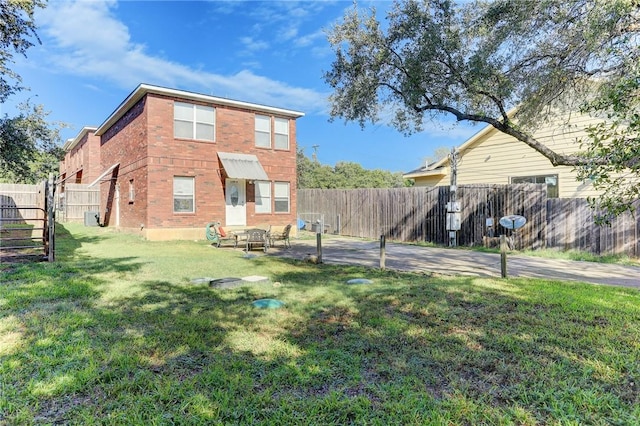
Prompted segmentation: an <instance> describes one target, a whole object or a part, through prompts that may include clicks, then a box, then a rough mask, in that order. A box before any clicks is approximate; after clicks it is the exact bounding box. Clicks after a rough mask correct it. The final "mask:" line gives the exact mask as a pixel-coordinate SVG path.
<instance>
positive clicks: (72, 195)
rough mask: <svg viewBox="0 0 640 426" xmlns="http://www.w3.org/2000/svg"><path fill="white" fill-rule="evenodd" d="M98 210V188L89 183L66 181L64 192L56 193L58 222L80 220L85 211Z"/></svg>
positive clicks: (82, 219)
mask: <svg viewBox="0 0 640 426" xmlns="http://www.w3.org/2000/svg"><path fill="white" fill-rule="evenodd" d="M99 210H100V188H96V187H93V188H89V185H85V184H79V183H67V184H66V185H65V187H64V192H63V193H60V194H59V195H58V220H60V222H82V221H84V214H85V212H98V211H99Z"/></svg>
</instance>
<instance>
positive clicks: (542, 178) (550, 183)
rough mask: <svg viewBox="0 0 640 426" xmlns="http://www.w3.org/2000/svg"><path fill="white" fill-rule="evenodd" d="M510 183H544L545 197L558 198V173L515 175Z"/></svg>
mask: <svg viewBox="0 0 640 426" xmlns="http://www.w3.org/2000/svg"><path fill="white" fill-rule="evenodd" d="M511 183H544V184H546V185H547V197H549V198H558V196H559V194H560V191H559V190H558V175H537V176H516V177H512V178H511Z"/></svg>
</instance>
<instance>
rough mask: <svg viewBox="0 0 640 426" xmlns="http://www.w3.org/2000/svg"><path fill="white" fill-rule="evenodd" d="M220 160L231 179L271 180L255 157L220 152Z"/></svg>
mask: <svg viewBox="0 0 640 426" xmlns="http://www.w3.org/2000/svg"><path fill="white" fill-rule="evenodd" d="M218 158H219V159H220V162H221V163H222V167H223V168H224V171H225V172H226V174H227V177H229V178H231V179H250V180H269V177H268V176H267V173H266V172H265V171H264V169H263V168H262V164H260V161H258V157H256V156H255V155H251V154H235V153H229V152H219V153H218Z"/></svg>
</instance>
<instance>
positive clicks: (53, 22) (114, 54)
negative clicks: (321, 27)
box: [38, 0, 327, 114]
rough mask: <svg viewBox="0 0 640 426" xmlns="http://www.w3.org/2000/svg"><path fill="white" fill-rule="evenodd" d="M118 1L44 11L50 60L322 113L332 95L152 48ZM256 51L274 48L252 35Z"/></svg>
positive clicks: (77, 70) (128, 79)
mask: <svg viewBox="0 0 640 426" xmlns="http://www.w3.org/2000/svg"><path fill="white" fill-rule="evenodd" d="M116 7H117V3H116V2H115V1H114V0H95V1H74V2H71V1H64V2H63V1H60V2H51V3H49V5H48V7H47V8H46V9H44V10H43V11H41V12H40V13H41V15H40V16H38V22H39V23H40V32H41V35H43V36H45V37H47V38H48V39H50V40H47V44H48V45H53V46H54V48H52V49H49V51H48V54H49V58H50V59H49V60H50V61H52V62H53V65H54V66H55V67H56V68H58V69H60V70H63V71H64V72H66V73H68V74H71V75H78V76H85V77H90V78H92V79H95V80H99V81H100V80H101V81H105V82H109V83H112V84H116V85H118V86H120V87H122V88H123V89H131V88H133V87H135V86H137V85H138V84H139V83H143V82H144V83H151V84H158V85H162V86H167V87H174V88H179V89H187V90H196V91H204V92H205V93H215V94H216V95H220V96H225V97H230V98H235V99H241V100H245V101H248V102H257V103H264V104H268V105H273V106H280V107H286V108H291V109H297V110H301V111H304V112H306V113H308V114H313V113H322V112H323V111H326V108H327V100H326V98H327V94H326V93H320V92H318V91H316V90H313V89H308V88H303V87H293V86H291V85H288V84H286V83H285V82H282V81H277V80H273V79H270V78H268V77H264V76H259V75H256V74H254V73H252V72H251V71H248V70H243V71H240V72H237V73H235V74H233V75H223V74H215V73H211V72H207V71H206V70H201V69H194V68H192V67H188V66H185V65H183V64H180V63H178V62H175V61H171V60H170V59H167V58H163V57H160V56H159V55H154V54H153V53H150V52H147V49H146V47H145V45H144V44H140V43H136V42H134V41H133V40H132V39H131V34H130V32H129V29H128V28H127V27H126V25H124V24H123V23H122V22H120V21H119V20H118V19H117V17H116V16H115V14H114V13H113V10H114V8H116ZM242 42H243V43H244V44H245V46H248V47H251V48H252V49H254V50H259V49H264V48H267V47H268V44H267V43H266V42H260V41H256V40H255V39H253V38H252V37H246V38H245V39H243V40H242Z"/></svg>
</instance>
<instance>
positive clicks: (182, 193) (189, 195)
mask: <svg viewBox="0 0 640 426" xmlns="http://www.w3.org/2000/svg"><path fill="white" fill-rule="evenodd" d="M194 183H195V178H193V177H189V176H174V177H173V212H174V213H193V212H194V211H195V191H194V187H195V185H194Z"/></svg>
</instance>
